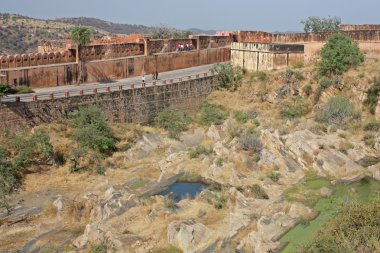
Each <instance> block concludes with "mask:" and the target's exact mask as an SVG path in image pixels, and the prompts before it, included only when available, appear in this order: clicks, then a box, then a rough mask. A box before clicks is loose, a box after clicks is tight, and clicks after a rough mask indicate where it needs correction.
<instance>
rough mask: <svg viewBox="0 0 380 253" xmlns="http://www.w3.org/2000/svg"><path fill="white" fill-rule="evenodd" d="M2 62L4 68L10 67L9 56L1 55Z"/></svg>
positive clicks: (0, 60) (0, 61) (0, 62)
mask: <svg viewBox="0 0 380 253" xmlns="http://www.w3.org/2000/svg"><path fill="white" fill-rule="evenodd" d="M0 64H1V68H2V69H7V68H9V64H8V57H7V56H5V55H2V56H0Z"/></svg>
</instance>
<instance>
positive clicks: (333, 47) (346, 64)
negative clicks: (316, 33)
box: [318, 33, 364, 76]
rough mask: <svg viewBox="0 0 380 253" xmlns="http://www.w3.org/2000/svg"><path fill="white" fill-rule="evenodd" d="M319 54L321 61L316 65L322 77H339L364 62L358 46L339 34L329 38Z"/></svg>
mask: <svg viewBox="0 0 380 253" xmlns="http://www.w3.org/2000/svg"><path fill="white" fill-rule="evenodd" d="M320 54H321V57H322V60H321V61H320V62H319V64H318V71H319V73H320V74H321V75H322V76H331V75H341V74H343V73H344V72H346V71H347V70H348V69H349V68H350V67H353V66H357V65H359V64H361V63H362V62H363V61H364V57H363V54H362V53H361V52H360V50H359V46H358V44H357V43H355V42H353V41H352V39H351V38H350V37H348V36H346V35H344V34H341V33H336V34H333V35H332V36H330V37H329V39H328V42H327V43H326V44H325V45H324V46H323V48H322V50H321V53H320Z"/></svg>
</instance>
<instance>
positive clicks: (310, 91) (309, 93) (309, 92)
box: [302, 84, 313, 97]
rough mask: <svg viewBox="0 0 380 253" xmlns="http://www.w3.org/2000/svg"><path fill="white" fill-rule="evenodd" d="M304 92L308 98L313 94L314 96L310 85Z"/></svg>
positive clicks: (303, 88)
mask: <svg viewBox="0 0 380 253" xmlns="http://www.w3.org/2000/svg"><path fill="white" fill-rule="evenodd" d="M302 91H303V93H305V95H306V96H308V97H309V96H310V95H311V94H313V88H312V87H311V85H310V84H308V85H305V86H303V87H302Z"/></svg>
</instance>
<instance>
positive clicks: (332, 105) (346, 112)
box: [316, 95, 361, 125]
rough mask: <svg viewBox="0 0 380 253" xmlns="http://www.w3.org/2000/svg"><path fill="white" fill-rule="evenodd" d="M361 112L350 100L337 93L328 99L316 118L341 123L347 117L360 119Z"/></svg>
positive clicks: (328, 122) (336, 123)
mask: <svg viewBox="0 0 380 253" xmlns="http://www.w3.org/2000/svg"><path fill="white" fill-rule="evenodd" d="M360 117H361V113H360V111H359V110H358V109H357V108H356V107H355V105H354V104H353V103H351V101H350V100H349V99H348V98H347V97H345V96H343V95H338V96H335V97H332V98H330V99H329V101H328V102H327V104H326V105H325V106H324V107H323V109H322V111H321V112H319V113H318V115H317V116H316V120H317V121H319V122H323V123H327V124H335V125H338V124H341V123H342V122H343V121H345V120H348V119H354V120H360Z"/></svg>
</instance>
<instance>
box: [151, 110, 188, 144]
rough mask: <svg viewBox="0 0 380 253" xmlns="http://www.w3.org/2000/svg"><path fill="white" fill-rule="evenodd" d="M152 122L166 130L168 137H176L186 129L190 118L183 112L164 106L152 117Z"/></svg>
mask: <svg viewBox="0 0 380 253" xmlns="http://www.w3.org/2000/svg"><path fill="white" fill-rule="evenodd" d="M154 123H155V125H156V126H158V127H161V128H163V129H165V130H167V131H168V132H169V137H170V138H178V137H179V134H180V133H181V132H182V131H185V130H186V129H187V126H188V124H189V123H190V118H189V117H187V116H186V115H185V114H180V113H177V112H175V111H173V110H171V109H170V108H165V109H164V110H163V111H162V112H160V113H158V114H157V116H156V117H155V118H154Z"/></svg>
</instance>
